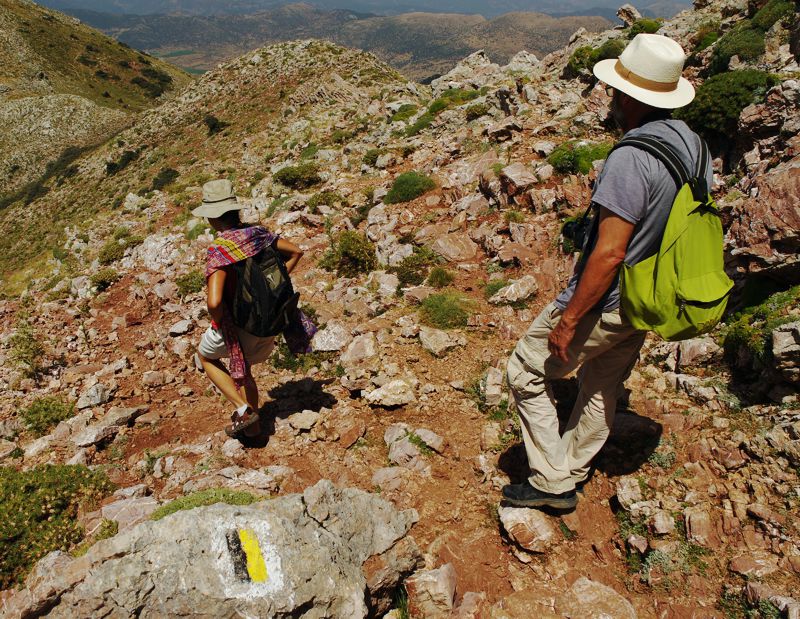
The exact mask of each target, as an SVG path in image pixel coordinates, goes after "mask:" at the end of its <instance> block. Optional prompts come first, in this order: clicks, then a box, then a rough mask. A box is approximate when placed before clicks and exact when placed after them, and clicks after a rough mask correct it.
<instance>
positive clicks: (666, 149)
mask: <svg viewBox="0 0 800 619" xmlns="http://www.w3.org/2000/svg"><path fill="white" fill-rule="evenodd" d="M623 146H633V147H634V148H638V149H640V150H643V151H645V152H646V153H649V154H650V155H652V156H653V157H655V158H656V159H658V160H659V161H660V162H661V163H663V164H664V166H666V168H667V171H668V172H669V173H670V176H672V178H673V180H674V181H675V184H676V185H677V186H678V189H680V188H681V187H683V186H684V185H685V184H686V183H688V182H689V180H690V179H691V175H690V174H689V171H688V170H687V169H686V166H685V165H683V162H682V161H681V160H680V158H679V157H678V156H677V155H676V154H675V152H674V151H673V150H672V148H670V146H668V145H667V144H666V142H662V141H661V140H659V139H657V138H652V137H649V136H632V137H629V138H623V139H622V140H620V141H619V142H617V144H616V145H615V146H614V148H613V149H612V151H614V150H617V149H618V148H621V147H623ZM610 154H611V153H609V155H610ZM701 159H702V157H701Z"/></svg>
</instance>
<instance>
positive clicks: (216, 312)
mask: <svg viewBox="0 0 800 619" xmlns="http://www.w3.org/2000/svg"><path fill="white" fill-rule="evenodd" d="M225 276H226V273H225V269H219V270H217V271H214V272H213V273H212V274H211V277H209V278H208V282H207V287H208V292H207V294H206V305H207V306H208V313H209V315H210V316H211V320H213V321H214V322H215V323H217V324H218V325H220V324H222V303H223V299H222V297H223V294H224V292H225Z"/></svg>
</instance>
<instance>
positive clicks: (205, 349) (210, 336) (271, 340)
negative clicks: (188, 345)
mask: <svg viewBox="0 0 800 619" xmlns="http://www.w3.org/2000/svg"><path fill="white" fill-rule="evenodd" d="M236 332H237V333H238V335H239V343H240V344H241V345H242V352H243V353H244V358H245V359H247V362H248V363H249V364H250V365H255V364H256V363H263V362H264V361H266V360H267V358H269V356H270V354H272V349H273V348H274V347H275V337H274V336H271V337H258V336H257V335H251V334H250V333H247V332H246V331H242V330H241V329H240V328H239V327H236ZM197 352H199V353H200V354H201V355H202V356H203V357H205V358H206V359H223V358H227V357H230V354H229V353H228V347H227V346H226V345H225V338H224V337H222V331H217V330H215V329H212V328H211V327H209V328H208V329H206V332H205V333H203V337H201V338H200V344H198V345H197Z"/></svg>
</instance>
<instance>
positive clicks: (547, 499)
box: [503, 480, 578, 509]
mask: <svg viewBox="0 0 800 619" xmlns="http://www.w3.org/2000/svg"><path fill="white" fill-rule="evenodd" d="M503 498H504V499H505V500H506V501H508V502H509V503H510V504H511V505H513V506H514V507H552V508H553V509H573V508H574V507H575V506H576V505H577V504H578V497H577V495H576V494H575V491H574V490H569V491H568V492H562V493H561V494H552V493H550V492H543V491H541V490H537V489H536V488H534V487H533V486H531V484H530V482H528V481H527V480H526V481H524V482H522V483H521V484H509V485H507V486H503Z"/></svg>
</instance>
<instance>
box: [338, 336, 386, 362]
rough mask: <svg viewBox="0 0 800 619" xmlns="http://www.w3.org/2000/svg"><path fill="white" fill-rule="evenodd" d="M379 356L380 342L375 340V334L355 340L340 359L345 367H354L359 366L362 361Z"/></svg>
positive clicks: (358, 337)
mask: <svg viewBox="0 0 800 619" xmlns="http://www.w3.org/2000/svg"><path fill="white" fill-rule="evenodd" d="M377 354H378V340H377V339H375V334H374V333H372V332H370V333H364V334H363V335H359V336H357V337H355V338H354V339H353V341H352V342H350V344H349V345H348V346H347V350H345V351H344V353H343V354H342V356H341V358H340V362H341V364H342V365H343V366H344V367H352V366H354V365H358V364H359V363H361V362H362V361H366V360H367V359H370V358H372V357H374V356H375V355H377Z"/></svg>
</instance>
